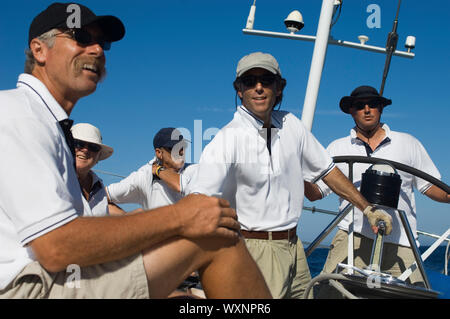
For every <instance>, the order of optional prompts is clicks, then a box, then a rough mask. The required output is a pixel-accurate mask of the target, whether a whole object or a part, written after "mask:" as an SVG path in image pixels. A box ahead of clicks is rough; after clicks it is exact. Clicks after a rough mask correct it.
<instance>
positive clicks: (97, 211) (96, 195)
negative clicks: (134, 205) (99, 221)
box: [71, 123, 123, 216]
mask: <svg viewBox="0 0 450 319" xmlns="http://www.w3.org/2000/svg"><path fill="white" fill-rule="evenodd" d="M71 131H72V135H73V138H74V147H75V163H76V169H77V175H78V180H79V181H80V186H81V191H82V192H83V196H84V198H85V199H86V200H87V202H88V203H89V207H90V208H91V214H92V216H106V215H109V213H110V212H109V208H108V197H107V196H106V191H105V187H104V185H103V181H102V180H101V179H100V178H99V177H98V176H97V174H95V173H94V172H93V171H92V168H94V166H95V165H97V163H98V162H99V161H103V160H105V159H107V158H109V157H110V156H111V155H112V154H113V151H114V150H113V148H112V147H110V146H108V145H105V144H103V142H102V135H101V134H100V130H99V129H98V128H97V127H95V126H94V125H92V124H89V123H78V124H76V125H74V126H72V128H71ZM112 208H113V209H116V210H120V211H121V213H122V212H123V211H122V210H121V209H120V208H118V207H117V206H112ZM116 214H117V213H116Z"/></svg>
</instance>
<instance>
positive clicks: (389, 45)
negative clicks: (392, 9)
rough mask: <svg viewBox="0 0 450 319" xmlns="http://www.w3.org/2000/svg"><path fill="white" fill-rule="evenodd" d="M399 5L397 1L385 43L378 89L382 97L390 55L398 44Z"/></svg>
mask: <svg viewBox="0 0 450 319" xmlns="http://www.w3.org/2000/svg"><path fill="white" fill-rule="evenodd" d="M400 3H401V0H398V6H397V14H396V16H395V20H394V25H393V26H392V31H391V32H389V34H388V38H387V41H386V53H387V55H386V62H385V63H384V72H383V79H382V81H381V87H380V95H381V96H382V95H383V92H384V85H385V84H386V79H387V75H388V73H389V67H390V65H391V59H392V54H393V53H394V52H395V49H396V48H397V42H398V34H397V26H398V13H399V11H400Z"/></svg>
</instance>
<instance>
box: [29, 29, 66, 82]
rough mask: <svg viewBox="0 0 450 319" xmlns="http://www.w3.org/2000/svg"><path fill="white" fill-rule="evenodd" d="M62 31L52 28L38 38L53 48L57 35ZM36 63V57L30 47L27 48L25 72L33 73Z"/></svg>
mask: <svg viewBox="0 0 450 319" xmlns="http://www.w3.org/2000/svg"><path fill="white" fill-rule="evenodd" d="M58 32H60V31H59V30H58V29H51V30H50V31H47V32H45V33H43V34H41V35H40V36H39V37H37V39H38V40H40V41H42V42H44V43H45V44H46V45H47V46H48V47H49V48H52V47H53V45H54V44H55V35H56V34H57V33H58ZM35 65H36V59H35V58H34V55H33V52H31V50H30V49H26V50H25V67H24V72H25V73H28V74H31V73H32V72H33V69H34V66H35Z"/></svg>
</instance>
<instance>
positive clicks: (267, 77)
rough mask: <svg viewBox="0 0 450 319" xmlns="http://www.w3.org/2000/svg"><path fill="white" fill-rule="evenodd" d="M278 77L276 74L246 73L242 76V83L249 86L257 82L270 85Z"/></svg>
mask: <svg viewBox="0 0 450 319" xmlns="http://www.w3.org/2000/svg"><path fill="white" fill-rule="evenodd" d="M276 79H277V78H276V76H275V75H273V74H263V75H245V76H242V77H241V78H240V80H241V82H242V84H244V85H245V86H247V87H254V86H255V85H256V84H257V83H261V84H262V85H263V86H270V85H272V84H274V83H275V81H276Z"/></svg>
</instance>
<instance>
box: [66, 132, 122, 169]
mask: <svg viewBox="0 0 450 319" xmlns="http://www.w3.org/2000/svg"><path fill="white" fill-rule="evenodd" d="M70 130H71V131H72V135H73V138H74V139H77V140H80V141H84V142H88V143H93V144H97V145H100V146H101V147H102V149H101V150H100V157H99V161H102V160H104V159H107V158H108V157H110V156H111V155H112V154H113V152H114V150H113V148H112V147H110V146H108V145H105V144H103V143H102V135H101V134H100V130H99V129H98V128H96V127H95V126H94V125H91V124H89V123H78V124H76V125H74V126H72V128H71V129H70Z"/></svg>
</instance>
